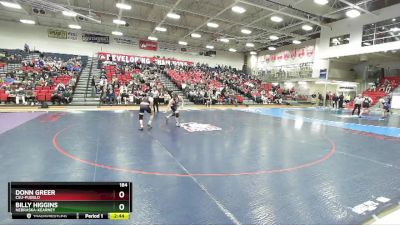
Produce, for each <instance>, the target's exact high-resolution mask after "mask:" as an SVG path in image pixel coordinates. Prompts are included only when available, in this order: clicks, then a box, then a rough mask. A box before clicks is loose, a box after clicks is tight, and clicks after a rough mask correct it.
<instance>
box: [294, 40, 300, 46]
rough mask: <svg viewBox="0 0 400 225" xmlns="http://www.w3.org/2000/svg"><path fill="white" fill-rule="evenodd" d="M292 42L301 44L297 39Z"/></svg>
mask: <svg viewBox="0 0 400 225" xmlns="http://www.w3.org/2000/svg"><path fill="white" fill-rule="evenodd" d="M293 44H295V45H299V44H301V41H299V40H293Z"/></svg>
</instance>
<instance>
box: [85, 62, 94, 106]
mask: <svg viewBox="0 0 400 225" xmlns="http://www.w3.org/2000/svg"><path fill="white" fill-rule="evenodd" d="M92 68H93V57H92V62H91V63H90V70H89V76H88V79H87V83H86V90H85V102H86V98H87V93H88V91H89V84H90V85H91V82H90V78H91V77H92Z"/></svg>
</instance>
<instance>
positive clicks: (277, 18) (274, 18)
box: [271, 16, 283, 23]
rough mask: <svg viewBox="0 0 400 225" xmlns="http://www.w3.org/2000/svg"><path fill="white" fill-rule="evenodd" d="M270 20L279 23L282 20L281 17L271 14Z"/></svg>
mask: <svg viewBox="0 0 400 225" xmlns="http://www.w3.org/2000/svg"><path fill="white" fill-rule="evenodd" d="M271 21H273V22H275V23H280V22H282V21H283V19H282V17H279V16H272V17H271Z"/></svg>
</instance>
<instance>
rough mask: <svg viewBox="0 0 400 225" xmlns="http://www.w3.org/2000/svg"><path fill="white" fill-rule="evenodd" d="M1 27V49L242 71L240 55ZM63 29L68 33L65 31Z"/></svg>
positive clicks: (36, 28)
mask: <svg viewBox="0 0 400 225" xmlns="http://www.w3.org/2000/svg"><path fill="white" fill-rule="evenodd" d="M0 28H1V29H0V48H5V49H23V46H24V44H25V43H27V44H28V45H29V46H30V48H31V50H33V49H37V50H39V51H45V52H57V53H66V54H81V55H88V56H92V55H93V54H94V53H96V52H99V51H103V52H111V53H123V54H132V55H138V56H161V57H162V56H165V57H174V58H176V59H180V60H186V61H193V62H196V63H197V62H200V63H208V64H209V65H211V66H215V65H218V64H220V65H229V66H232V67H234V68H237V69H242V67H243V64H244V57H243V54H242V53H232V52H228V51H217V55H216V56H215V57H208V56H200V55H198V53H197V52H196V53H194V52H192V53H189V52H187V53H182V52H170V51H148V50H142V49H139V48H138V46H132V45H124V44H118V43H115V42H114V41H113V38H112V35H110V44H97V43H89V42H83V41H82V40H81V31H77V30H71V31H73V32H76V33H78V40H68V39H56V38H49V37H48V32H47V31H48V29H49V28H50V27H44V26H39V25H25V24H21V23H15V22H6V21H0ZM53 29H54V28H53ZM55 29H58V28H55ZM62 30H65V31H67V29H62ZM103 35H104V34H103Z"/></svg>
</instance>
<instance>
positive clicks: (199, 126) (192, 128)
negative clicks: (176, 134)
mask: <svg viewBox="0 0 400 225" xmlns="http://www.w3.org/2000/svg"><path fill="white" fill-rule="evenodd" d="M181 127H182V128H183V129H185V130H187V131H188V132H204V131H218V130H222V128H220V127H216V126H214V125H211V124H203V123H196V122H189V123H181Z"/></svg>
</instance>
